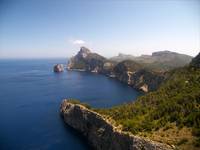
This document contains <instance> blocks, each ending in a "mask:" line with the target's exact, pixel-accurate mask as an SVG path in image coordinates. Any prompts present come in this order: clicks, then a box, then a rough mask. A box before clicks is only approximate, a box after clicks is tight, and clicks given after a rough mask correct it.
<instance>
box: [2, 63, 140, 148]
mask: <svg viewBox="0 0 200 150" xmlns="http://www.w3.org/2000/svg"><path fill="white" fill-rule="evenodd" d="M66 62H67V60H66V59H26V60H25V59H24V60H19V59H18V60H17V59H16V60H14V59H12V60H0V150H58V149H59V150H86V149H90V148H89V146H88V144H87V142H86V141H85V140H84V138H83V137H82V136H81V135H80V134H79V133H77V132H76V131H74V130H73V129H71V128H69V127H67V126H66V125H65V124H64V123H63V120H62V118H61V117H60V116H59V107H60V103H61V101H62V99H64V98H75V99H80V100H81V101H82V102H86V103H88V104H90V105H91V106H93V107H111V106H113V105H118V104H122V103H125V102H128V101H132V100H134V99H136V97H138V96H139V95H141V93H139V92H138V91H136V90H134V89H133V88H131V87H129V86H127V85H125V84H123V83H120V82H119V81H116V80H115V79H111V78H108V77H105V76H103V75H98V74H94V73H86V72H77V71H66V70H65V72H63V73H54V72H53V71H52V68H53V65H54V64H56V63H63V64H66Z"/></svg>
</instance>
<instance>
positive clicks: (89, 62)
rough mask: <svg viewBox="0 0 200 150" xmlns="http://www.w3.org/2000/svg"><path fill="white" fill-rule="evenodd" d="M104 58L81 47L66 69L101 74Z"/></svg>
mask: <svg viewBox="0 0 200 150" xmlns="http://www.w3.org/2000/svg"><path fill="white" fill-rule="evenodd" d="M105 60H106V58H104V57H103V56H100V55H98V54H96V53H92V52H91V51H90V50H89V49H87V48H85V47H81V49H80V51H79V52H78V54H77V55H75V56H74V57H72V58H71V59H70V60H69V62H68V69H81V70H85V71H90V72H96V73H98V72H102V69H103V66H104V63H105Z"/></svg>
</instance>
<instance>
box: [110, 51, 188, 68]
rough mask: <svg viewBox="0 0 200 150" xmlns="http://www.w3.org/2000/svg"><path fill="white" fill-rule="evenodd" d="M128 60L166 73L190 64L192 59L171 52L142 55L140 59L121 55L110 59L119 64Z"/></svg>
mask: <svg viewBox="0 0 200 150" xmlns="http://www.w3.org/2000/svg"><path fill="white" fill-rule="evenodd" d="M127 59H129V60H134V61H136V62H138V63H141V64H145V66H146V68H150V69H154V70H161V71H165V70H170V69H173V68H177V67H183V66H185V65H187V64H189V63H190V62H191V60H192V57H191V56H189V55H185V54H179V53H175V52H170V51H159V52H154V53H152V55H141V56H138V57H136V56H132V55H126V54H121V53H120V54H119V55H118V56H115V57H112V58H110V60H112V61H117V62H121V61H124V60H127Z"/></svg>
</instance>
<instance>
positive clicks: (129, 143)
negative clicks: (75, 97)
mask: <svg viewBox="0 0 200 150" xmlns="http://www.w3.org/2000/svg"><path fill="white" fill-rule="evenodd" d="M60 113H61V115H62V116H63V118H64V121H65V123H67V124H68V125H69V126H71V127H73V128H74V129H76V130H78V131H80V132H81V133H82V134H83V135H84V136H85V137H86V138H87V139H88V141H89V143H90V144H91V146H92V147H93V148H94V149H97V150H171V149H172V148H171V147H170V146H168V145H165V144H161V143H157V142H154V141H151V140H147V139H144V138H141V137H138V136H134V135H132V134H130V133H125V132H123V131H121V130H120V129H119V128H117V127H115V126H113V125H112V123H110V121H108V120H107V119H105V117H103V116H101V115H100V114H98V113H96V112H94V111H92V110H89V109H87V108H86V107H84V106H82V105H80V104H73V103H70V102H69V101H67V100H64V101H63V102H62V104H61V107H60Z"/></svg>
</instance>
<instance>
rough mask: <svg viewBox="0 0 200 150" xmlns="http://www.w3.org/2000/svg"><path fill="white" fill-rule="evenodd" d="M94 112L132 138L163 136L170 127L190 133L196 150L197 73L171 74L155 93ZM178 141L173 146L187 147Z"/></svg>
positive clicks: (199, 140) (199, 117) (199, 127)
mask: <svg viewBox="0 0 200 150" xmlns="http://www.w3.org/2000/svg"><path fill="white" fill-rule="evenodd" d="M97 111H98V112H99V113H101V114H104V115H108V116H110V117H112V118H113V119H114V120H115V121H116V122H117V123H118V124H121V125H122V126H123V130H125V131H129V132H132V133H133V134H139V133H148V134H152V133H153V132H157V133H161V132H160V130H161V128H162V129H163V130H162V134H163V133H165V131H166V130H170V129H171V128H172V127H171V126H170V125H171V124H174V126H175V127H174V130H175V131H177V132H179V131H181V129H182V128H183V127H184V128H186V130H187V132H190V133H191V132H192V133H191V137H194V138H193V139H194V141H193V142H194V144H195V146H199V145H200V69H196V68H194V67H185V68H180V69H176V70H173V71H171V72H170V75H169V78H168V79H167V80H166V82H165V83H163V84H162V85H161V87H160V88H159V89H158V90H157V91H155V92H151V93H148V94H146V95H145V96H141V97H139V98H138V99H137V100H136V101H135V102H132V103H127V104H123V105H120V106H116V107H113V108H110V109H98V110H97ZM190 129H192V130H190ZM158 131H159V132H158ZM160 135H161V134H160ZM177 135H179V134H177ZM162 136H165V134H163V135H162ZM162 136H161V137H162ZM167 136H170V135H167ZM169 138H170V137H169ZM171 138H173V137H171ZM179 140H180V141H179V142H178V144H177V143H176V145H182V144H186V143H188V142H187V139H185V138H184V139H181V137H180V138H179ZM164 142H165V141H164ZM173 144H174V143H173Z"/></svg>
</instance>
